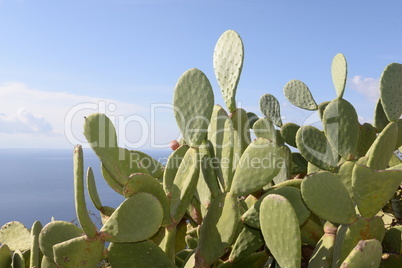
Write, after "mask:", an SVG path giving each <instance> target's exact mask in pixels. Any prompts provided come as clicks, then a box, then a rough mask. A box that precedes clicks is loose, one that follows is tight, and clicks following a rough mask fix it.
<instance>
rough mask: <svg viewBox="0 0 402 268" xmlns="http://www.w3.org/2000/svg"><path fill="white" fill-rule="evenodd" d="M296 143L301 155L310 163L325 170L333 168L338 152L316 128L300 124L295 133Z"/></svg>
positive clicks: (336, 161)
mask: <svg viewBox="0 0 402 268" xmlns="http://www.w3.org/2000/svg"><path fill="white" fill-rule="evenodd" d="M296 144H297V148H298V149H299V150H300V153H301V155H302V156H303V157H304V158H305V159H306V160H307V161H309V162H310V163H312V164H314V165H315V166H317V167H319V168H321V169H325V170H334V169H335V167H336V165H337V163H338V154H337V153H336V152H335V150H334V149H333V148H332V146H331V145H330V143H329V142H328V140H327V138H326V137H325V135H324V133H322V131H320V130H319V129H318V128H315V127H313V126H302V127H301V128H300V129H299V130H298V131H297V133H296Z"/></svg>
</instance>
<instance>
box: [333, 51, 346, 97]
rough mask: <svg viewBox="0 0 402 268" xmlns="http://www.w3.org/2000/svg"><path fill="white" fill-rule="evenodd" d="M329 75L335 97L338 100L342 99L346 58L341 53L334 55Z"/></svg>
mask: <svg viewBox="0 0 402 268" xmlns="http://www.w3.org/2000/svg"><path fill="white" fill-rule="evenodd" d="M331 74H332V82H333V83H334V86H335V91H336V95H337V96H338V98H342V97H343V92H344V91H345V85H346V77H347V75H348V69H347V63H346V58H345V56H343V54H342V53H338V54H336V55H335V57H334V59H333V60H332V66H331Z"/></svg>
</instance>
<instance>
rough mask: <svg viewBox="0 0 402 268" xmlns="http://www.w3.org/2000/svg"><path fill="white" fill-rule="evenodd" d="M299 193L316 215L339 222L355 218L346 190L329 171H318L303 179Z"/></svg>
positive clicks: (342, 222)
mask: <svg viewBox="0 0 402 268" xmlns="http://www.w3.org/2000/svg"><path fill="white" fill-rule="evenodd" d="M301 193H302V197H303V199H304V201H305V202H306V204H307V207H308V208H309V209H311V211H312V212H314V213H315V214H316V215H317V216H319V217H321V218H323V219H325V220H328V221H331V222H334V223H341V224H348V223H352V222H353V221H354V220H355V219H356V213H355V208H354V205H353V202H352V199H351V198H350V197H349V193H348V190H347V189H346V187H345V186H344V185H343V183H342V182H341V181H340V180H339V179H338V177H337V176H336V175H335V174H334V173H331V172H327V171H324V172H318V173H314V174H312V175H309V176H307V177H306V178H304V179H303V182H302V185H301Z"/></svg>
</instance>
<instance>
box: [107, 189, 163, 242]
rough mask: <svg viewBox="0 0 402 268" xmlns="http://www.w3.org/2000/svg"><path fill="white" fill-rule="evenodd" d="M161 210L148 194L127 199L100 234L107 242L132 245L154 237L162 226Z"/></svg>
mask: <svg viewBox="0 0 402 268" xmlns="http://www.w3.org/2000/svg"><path fill="white" fill-rule="evenodd" d="M162 220H163V208H162V205H161V203H160V202H159V200H158V199H157V198H156V197H155V196H154V195H152V194H149V193H138V194H135V195H133V196H130V197H129V198H127V199H126V200H125V201H124V202H123V203H121V205H120V206H119V207H118V208H117V209H116V210H115V211H114V212H113V214H112V215H111V216H110V218H109V219H108V220H107V221H106V223H105V224H104V225H103V227H102V229H101V230H100V234H101V237H102V239H103V240H105V241H109V242H119V243H132V242H138V241H142V240H145V239H147V238H149V237H151V236H152V235H154V234H155V233H156V232H157V231H158V229H159V227H160V226H161V224H162Z"/></svg>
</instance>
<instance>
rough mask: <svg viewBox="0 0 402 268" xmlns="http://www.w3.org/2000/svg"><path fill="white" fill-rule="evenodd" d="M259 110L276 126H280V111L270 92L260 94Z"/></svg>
mask: <svg viewBox="0 0 402 268" xmlns="http://www.w3.org/2000/svg"><path fill="white" fill-rule="evenodd" d="M260 110H261V112H262V114H263V115H264V116H265V117H266V118H268V119H269V120H271V121H272V123H274V124H275V125H276V126H278V127H281V126H282V119H281V111H280V106H279V102H278V100H277V99H276V98H275V97H274V96H273V95H271V94H265V95H262V96H261V98H260Z"/></svg>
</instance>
